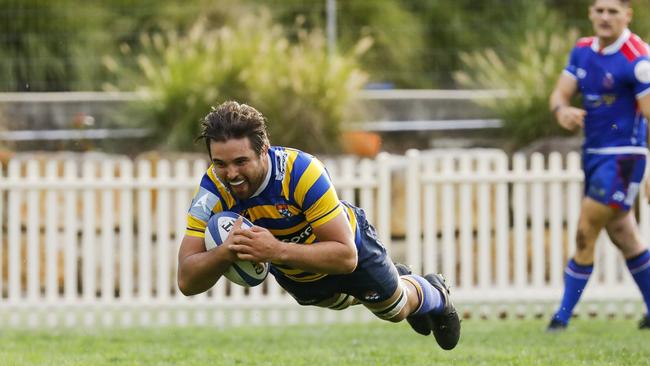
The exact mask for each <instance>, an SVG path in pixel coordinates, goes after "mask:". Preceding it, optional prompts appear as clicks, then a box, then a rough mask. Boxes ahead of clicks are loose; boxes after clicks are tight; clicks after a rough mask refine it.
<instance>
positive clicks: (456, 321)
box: [395, 263, 460, 350]
mask: <svg viewBox="0 0 650 366" xmlns="http://www.w3.org/2000/svg"><path fill="white" fill-rule="evenodd" d="M395 268H397V272H398V273H399V274H400V276H403V275H409V274H412V271H411V269H410V268H409V267H408V266H406V265H404V264H401V263H395ZM424 279H425V280H427V281H428V282H429V283H430V284H431V285H432V286H433V287H434V288H435V289H436V290H438V291H439V292H440V293H441V294H442V298H443V302H444V304H445V307H444V309H443V310H442V312H440V313H437V314H436V313H434V312H433V311H431V312H429V313H427V314H419V315H410V316H408V317H406V321H407V322H408V323H409V325H410V326H411V328H413V330H415V331H416V332H418V333H419V334H422V335H429V334H431V333H432V332H433V336H434V337H435V339H436V342H438V345H439V346H440V348H442V349H444V350H450V349H453V348H454V347H456V345H457V344H458V340H459V339H460V318H459V317H458V313H457V312H456V308H455V307H454V304H453V303H452V302H451V298H450V297H449V287H448V286H447V284H446V283H445V279H444V277H442V275H439V274H428V275H426V276H424Z"/></svg>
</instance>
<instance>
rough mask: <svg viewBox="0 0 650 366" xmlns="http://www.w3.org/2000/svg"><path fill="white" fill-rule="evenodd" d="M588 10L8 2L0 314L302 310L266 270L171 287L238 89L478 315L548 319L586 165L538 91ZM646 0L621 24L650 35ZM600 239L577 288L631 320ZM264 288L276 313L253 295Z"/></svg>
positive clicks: (290, 314)
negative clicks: (201, 184) (260, 275)
mask: <svg viewBox="0 0 650 366" xmlns="http://www.w3.org/2000/svg"><path fill="white" fill-rule="evenodd" d="M590 3H591V1H590V0H573V1H561V0H538V1H530V0H481V1H476V0H455V1H449V0H266V1H262V0H212V1H207V0H183V1H180V0H166V1H160V0H156V1H154V0H140V1H135V0H102V1H99V0H86V1H75V0H58V1H46V0H0V55H2V56H1V57H0V163H2V164H1V165H2V168H1V169H0V239H2V240H1V245H0V300H1V301H0V324H10V325H18V324H22V323H24V322H26V323H27V324H29V325H33V326H38V325H41V324H49V325H53V326H56V325H57V324H60V323H61V322H63V323H65V324H69V325H74V324H78V323H83V324H89V325H92V324H94V322H96V321H101V322H102V323H103V324H106V325H111V324H113V323H115V322H116V321H118V319H119V320H120V321H121V323H122V324H131V320H132V318H138V319H140V323H141V324H151V323H156V324H169V323H171V322H174V320H173V319H176V320H175V321H176V322H178V323H179V324H187V323H190V322H195V323H196V324H204V323H205V324H207V323H206V322H205V319H208V318H209V317H212V319H213V324H216V325H219V326H221V325H223V324H226V323H227V322H231V323H232V324H241V323H244V322H253V323H255V322H258V323H261V322H268V323H273V324H278V323H282V322H284V321H285V320H283V319H285V318H286V319H288V320H286V321H287V322H290V323H291V322H299V321H300V319H299V318H297V317H296V315H295V314H294V311H295V309H296V308H297V307H296V306H295V304H294V302H293V300H292V299H291V298H290V296H288V295H287V294H285V293H283V292H282V291H281V289H280V288H279V286H277V285H274V282H272V281H271V280H269V281H266V282H265V284H264V286H259V287H256V288H252V289H244V288H240V287H238V286H232V285H231V284H229V283H228V282H227V281H219V282H218V283H217V285H216V286H215V287H214V288H213V289H211V290H210V291H209V292H207V293H206V294H201V295H198V296H195V297H192V298H190V299H188V298H185V297H184V296H182V294H180V293H179V291H178V288H177V286H176V280H175V278H176V276H175V275H176V273H175V272H176V267H175V266H176V256H177V251H178V245H179V243H180V238H181V237H182V236H183V234H184V230H185V212H187V207H188V204H189V202H190V201H191V197H192V195H193V192H194V189H195V188H196V184H197V183H198V179H199V177H201V176H202V175H203V174H204V172H205V171H206V169H207V164H208V159H207V158H208V156H207V154H205V151H204V148H205V147H204V145H203V144H202V143H195V141H194V138H195V136H197V135H198V133H199V122H200V120H201V119H202V117H203V116H205V115H206V114H207V113H208V111H209V110H210V107H211V106H216V105H218V104H220V103H222V102H224V101H226V100H231V99H234V100H237V101H240V102H244V103H247V104H250V105H252V106H254V107H255V108H257V109H259V110H260V111H261V112H262V113H263V114H264V115H265V116H266V117H267V119H268V126H269V131H270V134H271V142H272V143H273V144H275V145H287V146H292V147H296V148H299V149H303V150H306V151H308V152H310V153H313V154H316V155H318V156H319V157H321V158H322V159H323V160H324V162H325V163H326V166H327V167H328V171H329V172H330V174H331V175H332V177H333V181H334V182H335V184H336V186H337V190H338V191H339V194H340V197H342V198H343V199H345V200H348V201H350V202H353V203H355V204H358V205H359V206H361V207H364V208H365V209H366V211H367V213H368V217H369V218H370V220H371V221H372V222H373V223H375V224H376V227H377V230H378V234H379V237H380V238H381V239H382V241H383V242H384V243H386V244H387V247H388V249H389V250H390V251H391V256H392V258H393V259H395V260H398V261H403V262H404V263H408V264H410V265H412V266H413V269H414V271H415V272H418V273H428V272H432V271H436V272H438V271H440V272H442V273H444V274H445V276H446V277H447V278H448V280H449V281H450V283H452V284H453V287H454V293H455V295H454V296H455V298H456V299H457V300H458V301H459V303H462V304H463V307H464V309H465V310H464V314H463V315H464V316H465V317H469V316H470V315H472V314H478V315H481V316H487V315H489V314H491V315H492V316H501V315H503V314H506V311H505V310H504V309H505V305H504V304H506V303H507V304H510V305H513V307H511V309H514V310H513V312H514V313H516V314H519V315H521V316H524V315H526V316H542V315H544V314H549V313H550V311H551V310H552V307H553V306H555V305H556V301H557V299H559V296H560V294H561V289H562V268H563V267H564V264H565V263H566V260H567V258H569V257H570V255H571V251H572V250H573V248H574V233H575V229H576V225H577V219H578V210H579V207H580V197H581V189H582V179H583V175H582V172H581V170H580V157H579V154H578V153H576V152H575V151H576V150H579V147H580V143H581V136H580V135H579V134H578V135H569V134H567V133H565V132H563V131H561V130H560V129H559V127H557V124H556V123H555V121H554V120H553V118H552V116H551V114H550V112H549V111H548V96H549V94H550V92H551V90H552V88H553V86H554V84H555V81H556V80H557V78H558V76H559V74H560V72H561V71H562V69H563V67H564V65H565V63H566V59H567V55H568V53H569V51H570V49H571V48H572V47H573V45H574V44H575V42H576V40H577V39H578V38H579V37H580V36H585V35H590V34H591V33H592V32H591V29H590V27H591V25H590V23H589V21H588V19H587V8H588V6H589V4H590ZM648 5H650V3H649V0H638V1H635V3H634V9H635V16H634V21H633V24H632V26H631V28H632V30H633V31H634V32H636V33H637V34H639V35H640V36H641V37H644V38H645V39H650V6H648ZM575 102H576V103H577V102H579V101H575ZM409 149H413V150H410V151H408V152H407V150H409ZM381 152H388V153H389V154H382V153H381ZM644 194H645V193H643V192H641V198H640V199H641V200H642V201H644V200H645V199H646V197H645V196H644ZM638 210H639V215H638V216H639V222H640V224H641V230H642V235H643V236H644V237H648V236H650V206H648V205H645V204H642V205H639V208H638ZM599 248H602V249H599V250H600V251H599V252H598V253H599V254H598V255H597V258H598V261H600V262H599V264H598V266H597V271H601V272H595V274H594V278H595V280H593V281H592V283H593V282H596V283H595V284H593V285H592V286H591V288H593V290H590V291H593V292H587V293H586V294H585V295H586V298H587V300H589V301H591V302H592V303H594V302H595V303H596V305H602V306H603V308H604V309H605V311H604V312H601V313H602V314H606V315H615V314H618V313H620V310H619V308H618V307H617V302H621V301H623V302H625V306H626V307H625V308H624V310H625V312H626V313H627V314H634V313H638V308H639V306H640V305H641V303H640V301H638V300H639V297H638V294H637V293H636V292H635V287H634V284H633V282H632V279H631V277H629V276H628V275H627V274H626V273H627V271H626V270H625V263H624V262H623V261H622V258H621V257H620V256H619V255H618V254H617V253H616V252H614V249H613V248H614V247H613V246H612V245H609V243H606V245H605V244H601V245H600V246H599ZM251 298H252V299H255V301H253V302H251V301H249V299H251ZM262 298H264V299H270V301H269V302H268V303H264V304H265V305H264V306H266V307H265V308H264V309H266V310H269V311H271V313H270V314H271V315H270V316H269V317H268V319H267V318H260V317H259V316H258V315H259V314H258V315H256V314H257V313H256V312H257V311H258V310H260V309H262V308H260V309H257V308H255V307H250V306H249V305H250V304H253V303H254V304H262V302H261V301H259V300H260V299H262ZM455 301H456V300H455ZM217 303H218V304H220V306H219V307H215V306H214V304H217ZM260 306H262V305H260ZM52 309H56V311H53V310H52ZM80 309H81V310H83V311H86V310H87V312H83V311H79V310H80ZM97 309H103V310H106V312H97V311H96V310H97ZM189 310H193V311H194V310H195V311H197V314H198V315H197V316H196V318H191V317H190V316H188V314H186V313H185V312H186V311H189ZM231 310H232V311H233V312H234V313H235V314H239V315H237V316H232V317H231V316H230V315H226V313H227V311H231ZM285 310H286V312H285ZM276 311H277V312H279V313H278V314H276V313H274V312H276ZM305 311H307V310H305ZM309 311H314V313H313V314H317V313H316V310H313V309H310V310H309ZM174 312H177V313H178V314H175V313H174ZM357 312H358V310H357ZM587 312H589V313H590V314H591V313H592V312H593V311H592V308H591V307H590V308H587ZM249 313H250V314H249ZM333 313H334V312H327V313H326V314H327V315H325V317H326V318H325V319H326V321H329V320H333V319H334V318H335V317H338V316H339V315H335V314H333ZM583 313H585V312H584V311H583ZM210 314H212V315H210ZM274 314H275V315H274ZM309 314H312V313H309ZM361 314H365V315H363V316H364V317H365V318H372V315H371V314H370V313H368V312H361ZM213 315H214V316H213ZM95 316H97V317H98V319H99V318H101V319H100V320H94V319H95V318H94V317H95ZM341 317H342V318H344V319H347V320H348V321H352V320H356V319H361V318H355V313H349V312H348V313H346V312H343V315H341ZM346 317H347V318H346ZM316 318H317V317H314V318H308V319H307V322H308V323H309V322H312V321H315V320H314V319H316ZM192 319H194V320H192ZM319 319H320V318H319ZM327 319H329V320H327Z"/></svg>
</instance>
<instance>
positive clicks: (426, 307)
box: [401, 274, 445, 315]
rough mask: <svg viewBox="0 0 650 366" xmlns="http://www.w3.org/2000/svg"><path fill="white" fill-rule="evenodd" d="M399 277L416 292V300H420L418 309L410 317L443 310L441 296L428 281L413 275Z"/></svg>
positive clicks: (443, 305)
mask: <svg viewBox="0 0 650 366" xmlns="http://www.w3.org/2000/svg"><path fill="white" fill-rule="evenodd" d="M401 277H402V278H403V279H405V280H406V281H409V282H410V283H411V284H413V286H414V287H415V288H416V290H417V295H418V299H419V300H420V307H419V308H418V309H417V310H416V311H414V312H413V313H412V314H411V315H419V314H426V313H428V312H430V311H432V310H433V311H434V312H441V311H442V310H443V309H444V308H445V304H444V300H443V298H442V294H441V293H440V292H439V291H438V290H436V288H435V287H433V285H431V284H430V283H429V281H427V280H425V279H424V278H423V277H421V276H418V275H414V274H411V275H406V276H401Z"/></svg>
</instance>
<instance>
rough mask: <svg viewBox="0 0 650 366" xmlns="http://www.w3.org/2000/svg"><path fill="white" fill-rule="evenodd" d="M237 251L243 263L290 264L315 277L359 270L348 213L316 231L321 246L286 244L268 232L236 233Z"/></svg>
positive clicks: (238, 231) (255, 227)
mask: <svg viewBox="0 0 650 366" xmlns="http://www.w3.org/2000/svg"><path fill="white" fill-rule="evenodd" d="M233 232H234V233H235V237H234V244H233V250H235V251H236V252H237V253H238V254H237V256H238V258H239V259H241V260H251V261H255V262H273V263H277V264H286V265H289V266H291V267H293V268H299V269H302V270H304V271H308V272H313V273H325V274H339V273H350V272H352V271H354V269H355V268H356V267H357V248H356V245H355V244H354V235H353V233H352V229H350V224H349V223H348V220H347V217H346V216H345V213H344V212H340V213H339V214H338V215H337V216H336V217H334V218H333V219H331V220H330V221H328V222H327V223H325V224H322V225H320V226H318V227H316V228H314V235H315V236H316V238H317V240H318V241H317V242H315V243H312V244H309V245H305V244H295V243H285V242H282V241H279V240H278V239H276V238H275V237H274V236H273V234H271V232H270V231H268V230H267V229H264V228H262V227H259V226H253V227H252V228H251V229H249V230H236V231H235V230H233Z"/></svg>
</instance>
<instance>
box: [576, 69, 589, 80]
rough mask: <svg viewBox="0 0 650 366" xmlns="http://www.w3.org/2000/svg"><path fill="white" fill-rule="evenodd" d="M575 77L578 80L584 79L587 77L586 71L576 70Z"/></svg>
mask: <svg viewBox="0 0 650 366" xmlns="http://www.w3.org/2000/svg"><path fill="white" fill-rule="evenodd" d="M576 76H577V77H578V79H584V78H585V77H586V76H587V70H585V69H583V68H581V67H579V68H578V69H577V70H576Z"/></svg>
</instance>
